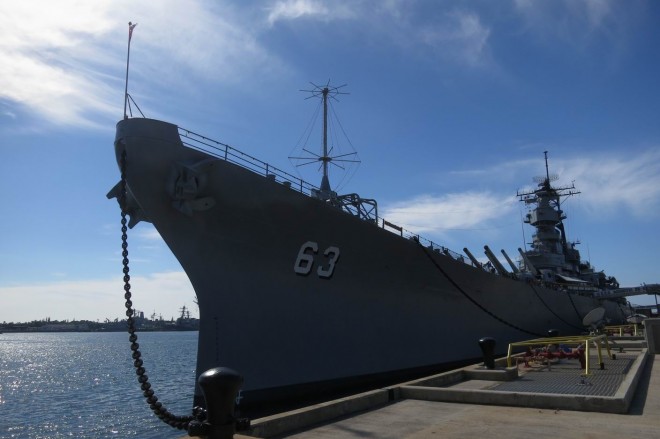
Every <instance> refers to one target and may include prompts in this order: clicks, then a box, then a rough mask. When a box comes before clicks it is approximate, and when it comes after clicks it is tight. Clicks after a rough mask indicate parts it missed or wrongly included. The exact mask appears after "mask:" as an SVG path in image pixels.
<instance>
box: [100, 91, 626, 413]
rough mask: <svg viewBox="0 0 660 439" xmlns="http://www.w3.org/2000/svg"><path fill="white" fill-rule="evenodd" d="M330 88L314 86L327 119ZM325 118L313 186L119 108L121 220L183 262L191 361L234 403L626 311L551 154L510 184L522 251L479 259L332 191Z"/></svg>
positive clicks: (384, 372)
mask: <svg viewBox="0 0 660 439" xmlns="http://www.w3.org/2000/svg"><path fill="white" fill-rule="evenodd" d="M332 92H333V89H332V88H331V87H328V86H325V87H319V89H318V95H319V96H320V97H321V98H322V99H323V104H324V110H325V111H324V122H326V120H325V118H326V117H327V113H326V112H327V99H328V97H329V95H330V94H331V93H332ZM324 127H325V128H324V143H323V151H322V152H321V153H320V154H318V156H317V157H318V161H319V163H320V164H321V165H323V168H324V174H323V178H322V183H321V185H320V187H317V186H315V185H312V184H310V183H308V182H306V181H303V180H302V179H299V178H297V177H295V176H293V175H291V174H289V173H288V172H285V171H282V170H280V169H277V168H275V167H273V166H270V165H268V164H267V163H265V162H262V161H260V160H258V159H256V158H254V157H252V156H250V155H248V154H245V153H243V152H240V151H238V150H237V149H234V148H232V147H230V146H228V145H226V144H223V143H220V142H217V141H214V140H211V139H210V138H208V137H205V136H202V135H199V134H196V133H194V132H192V131H189V130H187V129H184V128H180V127H178V126H177V125H173V124H171V123H167V122H162V121H158V120H152V119H147V118H125V119H124V120H121V121H120V122H119V123H118V124H117V132H116V139H115V151H116V156H117V161H118V163H119V164H120V166H121V157H122V154H124V153H125V154H126V156H125V157H126V162H125V163H126V165H125V179H126V185H127V192H126V203H127V206H126V210H127V211H128V213H129V214H130V223H129V225H130V227H133V226H135V225H136V224H137V223H138V222H140V221H148V222H151V223H152V224H153V225H154V226H155V228H156V229H157V230H158V232H159V233H160V235H161V236H162V238H163V239H164V241H165V242H166V243H167V245H168V246H169V248H170V249H171V251H172V252H173V253H174V255H175V256H176V258H177V259H178V260H179V262H180V263H181V266H182V267H183V269H184V270H185V272H186V273H187V275H188V277H189V279H190V281H191V283H192V285H193V287H194V289H195V292H196V294H197V298H198V301H199V310H200V329H199V346H198V354H197V375H198V376H199V374H201V373H202V372H204V371H205V370H207V369H210V368H212V367H216V366H226V367H231V368H233V369H235V370H237V371H239V372H240V373H241V374H242V375H243V376H244V379H245V381H244V387H243V389H242V392H241V397H240V398H241V407H258V406H263V405H264V404H266V405H270V404H275V403H276V402H279V401H283V400H286V399H288V398H291V397H299V396H309V395H312V396H313V395H320V394H323V393H324V392H327V391H328V390H329V389H341V388H348V387H351V386H355V385H362V384H365V383H376V382H380V381H382V380H394V379H403V378H406V377H412V376H415V375H420V374H423V373H430V372H434V371H437V370H442V369H444V368H447V367H451V366H455V365H457V364H460V363H464V362H466V361H471V360H476V359H478V358H480V357H481V351H480V349H479V346H478V343H477V340H478V339H479V338H481V337H484V336H489V337H493V338H495V339H496V340H497V342H498V350H499V351H500V352H503V351H504V350H505V349H506V346H507V344H508V343H509V342H515V341H519V340H523V339H529V338H537V337H540V336H547V334H548V331H549V330H551V329H552V330H557V331H558V332H559V333H560V334H562V335H568V334H578V333H581V332H583V331H585V327H584V325H583V318H584V317H585V316H586V315H587V314H588V313H589V312H590V311H592V310H594V309H596V308H603V309H604V319H605V321H608V322H611V323H612V324H615V323H620V322H621V323H623V322H625V318H626V317H627V315H628V314H630V312H629V310H628V308H627V306H626V304H627V302H626V300H625V299H624V298H622V297H618V298H617V297H614V296H616V294H613V293H616V292H617V291H620V289H619V285H618V283H617V282H616V279H614V278H613V277H610V276H606V275H605V274H603V273H602V272H597V271H595V270H594V268H593V267H592V266H590V264H589V263H588V262H585V261H582V260H581V258H580V254H579V252H578V250H577V249H576V248H575V244H574V243H571V242H569V241H568V239H567V236H566V232H565V228H564V222H563V220H564V219H565V218H566V216H565V213H564V212H563V210H562V209H561V207H562V205H561V201H562V199H563V198H564V197H566V196H570V195H572V194H574V193H576V190H575V188H574V186H572V185H571V186H570V187H554V186H553V185H552V182H553V180H554V179H553V177H552V176H551V175H550V173H549V172H548V159H547V154H546V157H545V160H546V175H545V176H544V177H542V178H540V179H538V180H537V186H536V188H535V189H533V190H529V191H524V192H518V196H519V198H520V200H521V201H522V202H524V203H525V204H526V205H527V206H528V207H529V208H530V211H529V213H528V214H527V217H526V219H525V222H526V223H528V224H529V225H531V226H532V227H534V228H535V234H534V236H533V241H532V243H531V249H530V250H527V251H523V250H522V249H519V250H520V252H519V254H520V258H519V261H518V263H514V262H513V261H512V260H511V258H510V257H509V256H508V254H505V253H504V256H505V259H506V260H507V261H508V264H509V265H510V267H511V270H508V269H506V268H505V266H504V265H505V264H502V263H501V262H500V261H499V259H498V258H497V257H495V255H494V254H493V253H492V252H491V251H490V249H489V248H487V247H485V252H486V254H487V257H488V260H489V262H487V263H486V264H482V263H481V262H479V261H478V260H477V259H476V258H475V257H474V255H473V254H472V253H471V252H470V251H469V250H468V249H464V253H465V255H463V254H459V253H456V252H453V251H450V250H449V249H447V248H445V247H443V246H440V245H438V244H436V243H433V242H431V241H428V240H426V239H424V238H423V237H421V236H417V235H415V234H411V233H408V232H406V231H405V230H404V229H403V228H402V227H399V226H397V225H395V224H392V223H390V222H388V221H386V220H385V219H383V218H381V217H380V216H379V215H378V208H377V203H376V201H375V200H373V199H365V198H362V197H360V196H359V195H357V194H355V193H352V194H347V195H338V194H337V193H336V192H334V191H332V190H331V188H330V184H329V181H328V174H327V165H328V163H329V162H330V161H331V160H332V157H330V156H329V154H328V147H327V143H326V141H327V140H326V139H327V132H326V131H325V129H327V122H326V123H325V125H324ZM120 188H121V186H120V185H117V186H116V187H115V188H114V189H113V190H112V191H110V193H109V194H108V197H118V196H119V194H120ZM610 296H611V297H610ZM200 395H201V393H200V392H199V389H197V392H196V398H201V396H200Z"/></svg>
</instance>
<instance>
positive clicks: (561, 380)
mask: <svg viewBox="0 0 660 439" xmlns="http://www.w3.org/2000/svg"><path fill="white" fill-rule="evenodd" d="M654 320H657V323H658V324H659V325H660V319H654ZM649 323H652V322H649ZM649 326H651V325H649ZM646 329H647V331H648V329H650V328H646ZM648 332H651V331H648ZM653 332H654V333H655V334H654V335H656V336H659V337H660V332H658V331H655V330H654V331H653ZM610 346H611V347H612V353H614V354H615V357H616V358H610V357H608V358H605V359H604V364H603V367H600V365H599V364H598V362H597V361H596V359H595V358H593V357H590V358H592V360H593V361H591V366H590V370H589V372H588V373H586V371H585V370H584V369H583V368H581V367H580V364H579V362H578V360H577V359H572V360H568V359H566V360H565V359H562V360H558V361H554V362H545V363H543V362H537V363H536V364H529V362H528V361H524V359H523V358H522V357H520V358H519V359H518V361H517V362H516V363H517V364H515V365H513V366H511V367H507V365H506V361H505V359H498V360H497V362H496V367H495V369H488V368H486V367H484V366H483V365H481V364H478V365H473V366H469V367H465V368H462V369H457V370H453V371H449V372H445V373H442V374H438V375H433V376H430V377H426V378H423V379H419V380H415V381H410V382H407V383H402V384H399V385H396V386H391V387H387V388H383V389H378V390H373V391H371V392H366V393H362V394H358V395H354V396H350V397H347V398H342V399H338V400H334V401H329V402H326V403H322V404H318V405H314V406H310V407H305V408H302V409H298V410H293V411H290V412H286V413H281V414H277V415H273V416H269V417H265V418H261V419H255V420H253V421H252V427H251V430H250V431H247V432H242V434H236V435H235V436H234V437H235V438H238V439H250V438H262V439H267V438H268V439H270V438H272V439H275V438H277V439H284V438H291V439H326V438H328V439H329V438H333V439H353V438H355V439H357V438H377V439H432V438H461V439H465V438H472V437H489V438H490V437H492V438H500V437H502V438H504V437H506V438H508V439H515V438H520V439H523V438H524V439H529V438H530V437H533V438H553V439H556V438H595V439H596V438H597V439H608V438H616V439H621V438H625V437H634V438H636V439H651V438H656V437H660V357H658V356H656V355H654V354H652V353H650V352H649V351H651V350H653V349H654V348H653V347H651V348H650V349H647V347H646V346H647V340H643V339H641V338H636V337H620V338H619V337H613V338H611V339H610ZM592 355H593V352H592Z"/></svg>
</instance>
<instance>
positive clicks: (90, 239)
mask: <svg viewBox="0 0 660 439" xmlns="http://www.w3.org/2000/svg"><path fill="white" fill-rule="evenodd" d="M19 3H20V4H19ZM659 19H660V4H659V3H658V2H652V1H641V0H629V1H625V2H623V1H618V2H617V1H607V0H591V1H577V0H576V1H571V0H566V1H561V0H557V1H531V0H517V1H514V0H511V1H505V0H502V1H498V2H492V1H442V2H439V1H430V0H429V1H422V0H420V1H412V0H411V1H403V0H401V1H399V0H384V1H367V0H364V1H359V0H353V1H349V0H343V1H342V0H336V1H324V2H321V1H314V0H279V1H252V2H250V1H248V2H243V1H224V0H218V1H201V0H200V1H195V0H189V1H175V0H161V1H158V2H156V1H153V2H152V1H142V2H137V1H124V0H113V1H109V0H107V1H106V0H96V1H94V2H88V1H67V0H60V1H58V2H51V1H32V0H25V1H21V2H3V3H2V4H1V5H0V151H1V152H2V164H1V165H0V166H1V167H2V169H1V171H2V172H0V183H1V185H2V188H3V209H2V213H3V214H2V215H0V228H1V229H2V230H3V239H2V243H1V244H0V301H1V303H2V306H1V307H0V322H2V321H25V320H32V319H41V318H45V317H51V318H52V319H74V318H75V319H92V320H96V319H100V320H103V319H104V318H106V317H107V318H111V319H114V318H116V317H122V316H123V310H124V308H123V297H122V296H123V291H122V284H121V260H120V255H119V253H120V250H121V249H120V244H121V243H120V231H119V219H120V218H119V210H118V207H117V204H116V202H115V201H109V200H107V199H106V198H105V194H106V193H107V191H108V190H110V188H112V187H113V186H114V184H115V183H116V182H117V181H118V178H119V173H118V170H117V167H116V164H115V160H114V152H113V139H114V126H115V123H116V122H117V121H118V120H120V119H121V117H122V114H123V94H124V76H125V61H126V43H127V33H128V25H127V23H128V22H129V21H133V22H137V23H138V26H137V27H136V28H135V31H134V34H133V39H132V46H131V70H130V79H129V93H130V94H131V96H132V97H133V98H134V99H135V101H136V102H137V103H138V105H139V106H140V108H141V109H142V111H143V112H144V113H145V115H146V116H147V117H151V118H156V119H163V120H167V121H170V122H173V123H176V124H178V125H180V126H183V127H185V128H188V129H191V130H193V131H196V132H199V133H202V134H204V135H206V136H208V137H211V138H213V139H216V140H219V141H222V142H225V143H228V144H230V145H232V146H234V147H236V148H239V149H241V150H243V151H244V152H246V153H249V154H251V155H253V156H256V157H259V158H260V159H262V160H264V161H267V162H269V163H271V164H273V165H274V166H277V167H279V168H281V169H284V170H287V171H290V172H296V168H295V167H294V166H293V165H292V163H291V162H290V161H289V159H288V156H289V155H290V154H291V152H292V149H293V148H294V146H295V145H296V143H297V141H298V139H299V138H300V136H301V135H302V134H303V132H304V130H305V128H306V126H307V123H308V122H309V120H310V116H311V115H312V113H313V112H314V111H315V108H316V103H315V102H314V101H313V100H306V99H305V97H306V95H305V94H304V93H301V92H300V91H299V90H301V89H306V88H309V87H310V84H309V83H310V81H311V82H314V83H317V84H325V83H326V82H327V81H328V80H330V81H331V83H332V84H336V85H341V84H347V86H346V87H345V88H344V89H343V90H346V91H347V92H349V93H350V94H349V95H345V96H339V102H334V105H333V108H334V109H335V111H336V112H337V114H339V117H340V119H341V124H342V127H343V129H344V130H345V131H346V133H347V134H348V136H349V138H350V141H351V144H352V145H353V146H354V147H355V149H356V150H357V151H358V154H359V157H360V159H361V165H360V166H359V168H358V169H357V171H356V172H355V174H354V175H353V176H352V178H351V179H350V180H349V181H347V182H346V184H345V185H344V186H343V187H342V188H341V189H340V190H339V192H357V193H359V194H361V195H362V196H363V197H367V198H376V199H377V200H378V202H379V210H380V213H381V215H382V216H384V217H385V218H387V219H388V220H390V221H391V222H395V223H398V224H401V225H404V226H405V227H406V228H407V229H409V230H411V231H414V232H418V233H421V234H422V235H423V236H426V237H428V238H430V239H432V240H433V241H435V242H437V243H439V244H441V245H445V246H447V247H449V248H451V249H453V250H456V251H461V250H462V248H463V247H468V248H469V249H471V250H472V252H473V253H474V254H477V255H482V254H483V251H482V249H483V245H484V244H488V245H489V246H490V247H491V248H492V249H494V250H495V251H496V252H497V253H499V250H500V249H502V248H503V249H505V250H506V251H507V252H508V253H509V254H510V255H515V254H516V248H518V247H521V246H522V245H523V231H522V230H523V229H522V227H521V217H522V215H523V214H524V209H523V207H522V206H521V205H520V204H521V203H519V202H518V201H517V198H516V196H515V194H516V190H518V189H525V188H526V189H529V188H531V187H533V186H532V185H533V182H532V178H533V177H534V176H537V175H543V174H544V172H545V169H544V163H543V151H546V150H547V151H549V158H550V167H551V173H554V174H557V175H558V176H559V180H558V182H557V184H571V182H575V185H576V187H577V188H578V189H579V190H581V192H582V193H581V194H580V195H577V196H574V197H572V198H570V199H569V200H568V201H566V204H565V211H566V213H567V215H568V216H569V218H568V220H567V224H566V227H567V233H568V236H569V239H572V240H580V242H581V245H580V246H579V248H580V250H581V252H582V255H583V257H584V258H589V259H591V262H592V263H593V264H594V265H595V266H596V267H597V269H599V270H605V272H606V273H608V274H610V275H614V276H616V277H617V278H618V279H619V281H620V283H621V284H622V285H626V286H636V285H639V284H640V283H642V282H646V283H654V282H660V273H659V271H658V269H657V266H658V248H659V247H660V231H659V228H658V220H660V123H658V120H659V116H660V99H659V98H660V81H658V78H660V61H659V56H658V44H659V43H660V26H658V24H659V23H660V21H659ZM318 146H320V141H319V144H318ZM303 176H304V177H305V178H306V179H309V180H310V181H312V182H313V183H316V184H318V183H319V182H320V176H318V175H315V174H314V175H307V174H304V175H303ZM338 180H339V177H337V178H336V179H335V176H334V175H331V183H332V182H333V181H338ZM525 227H526V228H525V231H524V233H525V238H526V239H527V241H529V240H530V237H531V233H532V231H531V229H530V228H529V227H527V226H525ZM129 240H130V247H129V250H130V252H131V269H132V270H131V273H132V275H133V282H132V284H133V290H134V294H135V300H134V302H135V306H136V307H137V308H138V309H140V310H143V311H145V313H147V314H151V313H152V312H154V311H155V312H156V313H157V314H162V315H163V317H165V318H169V317H171V316H176V315H177V313H178V309H179V308H180V307H181V306H182V305H184V304H185V305H187V306H191V305H192V304H193V297H194V293H193V291H192V287H191V286H190V284H189V282H188V281H187V278H186V276H185V274H184V273H183V272H182V270H181V267H180V265H179V264H178V262H177V261H176V259H175V258H174V257H173V256H172V255H171V253H170V252H169V250H168V249H167V247H166V246H165V245H164V243H163V242H162V240H161V239H160V237H159V236H158V234H157V233H156V232H155V230H154V229H153V227H151V226H150V225H149V224H145V223H141V224H139V225H138V226H137V227H136V228H135V229H133V230H132V231H131V232H130V235H129ZM633 302H634V303H653V298H651V297H638V298H635V299H634V300H633Z"/></svg>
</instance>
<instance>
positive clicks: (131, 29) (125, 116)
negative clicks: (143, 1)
mask: <svg viewBox="0 0 660 439" xmlns="http://www.w3.org/2000/svg"><path fill="white" fill-rule="evenodd" d="M135 26H137V23H135V24H133V23H131V22H130V21H129V22H128V52H127V54H126V86H125V88H124V119H128V115H126V104H127V103H128V63H129V61H130V59H131V36H133V28H135Z"/></svg>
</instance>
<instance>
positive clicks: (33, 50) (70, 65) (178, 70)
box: [0, 0, 280, 127]
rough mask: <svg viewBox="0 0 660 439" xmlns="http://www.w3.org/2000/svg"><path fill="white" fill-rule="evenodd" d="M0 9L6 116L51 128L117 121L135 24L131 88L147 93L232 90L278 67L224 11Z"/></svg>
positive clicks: (68, 3)
mask: <svg viewBox="0 0 660 439" xmlns="http://www.w3.org/2000/svg"><path fill="white" fill-rule="evenodd" d="M215 7H220V8H221V9H222V14H219V13H217V12H215V10H214V8H215ZM1 8H2V11H1V12H2V13H0V99H2V100H5V101H8V102H10V103H13V105H12V106H11V107H10V108H9V110H8V111H3V113H4V114H15V113H18V114H20V112H19V111H17V110H18V109H20V110H24V111H26V112H27V113H35V114H37V115H38V116H40V117H41V118H43V119H44V120H46V121H48V122H50V123H52V124H55V125H76V126H87V127H89V126H97V125H98V126H101V125H102V124H103V123H105V122H106V120H107V119H112V120H115V119H116V118H117V116H118V114H117V111H118V109H119V108H121V102H122V94H123V82H124V73H125V68H124V66H125V60H126V42H127V36H128V25H127V22H128V21H129V20H132V21H135V22H138V27H137V28H136V29H135V31H134V34H133V42H132V46H133V47H132V55H133V56H132V61H133V62H132V69H131V78H140V77H142V78H146V79H147V80H148V81H149V82H148V83H149V85H153V84H158V83H159V81H163V82H165V83H167V84H168V85H167V87H168V88H171V84H172V83H175V82H176V80H179V83H183V82H190V77H191V76H197V77H201V78H204V79H212V80H214V81H216V82H224V83H232V82H238V81H241V80H249V75H246V72H253V73H254V74H255V75H256V74H257V73H258V74H260V75H261V74H263V73H264V72H268V73H272V72H273V71H275V70H276V69H278V68H279V67H280V64H279V63H278V62H277V60H275V59H273V58H272V57H270V56H269V55H268V54H267V53H266V51H265V50H264V49H263V48H262V47H261V46H260V45H259V44H258V42H257V40H256V37H255V35H256V33H257V32H258V29H257V28H256V27H255V26H251V25H250V24H249V23H246V22H243V21H241V18H240V17H238V16H237V15H236V13H235V12H234V11H233V10H232V8H231V7H229V5H227V4H226V3H225V2H223V3H222V4H221V5H220V6H218V5H217V4H209V3H208V2H203V1H190V2H185V4H183V3H181V2H178V1H176V0H163V1H159V2H134V1H129V0H116V1H112V0H97V1H94V2H87V1H76V0H61V1H58V2H52V1H25V2H5V3H3V5H2V7H1ZM118 17H121V21H119V19H118ZM138 56H139V57H138ZM136 58H137V59H136ZM184 77H185V78H186V79H187V81H182V78H184ZM161 84H162V82H161ZM119 111H121V110H119ZM99 118H100V119H103V122H100V123H99V122H96V121H98V120H99Z"/></svg>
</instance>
